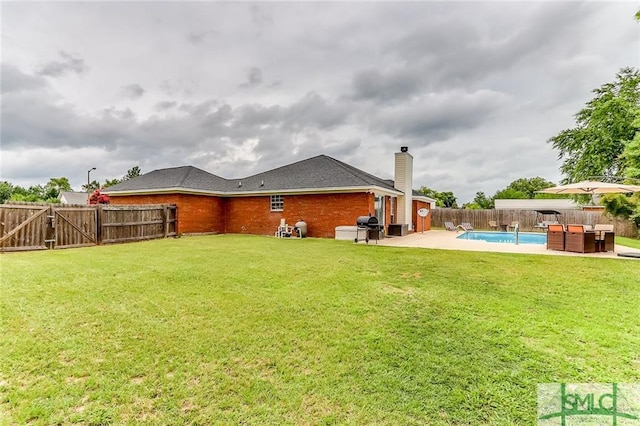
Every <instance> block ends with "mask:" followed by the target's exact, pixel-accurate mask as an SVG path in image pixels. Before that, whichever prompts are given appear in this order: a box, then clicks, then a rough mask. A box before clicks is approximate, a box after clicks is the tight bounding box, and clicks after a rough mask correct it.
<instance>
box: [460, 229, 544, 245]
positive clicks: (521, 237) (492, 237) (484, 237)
mask: <svg viewBox="0 0 640 426" xmlns="http://www.w3.org/2000/svg"><path fill="white" fill-rule="evenodd" d="M458 239H459V240H480V241H487V242H489V243H511V244H515V242H516V240H515V235H514V233H513V232H477V231H473V232H465V233H464V234H461V235H460V236H458ZM518 243H519V244H546V243H547V234H542V233H531V232H520V233H519V234H518Z"/></svg>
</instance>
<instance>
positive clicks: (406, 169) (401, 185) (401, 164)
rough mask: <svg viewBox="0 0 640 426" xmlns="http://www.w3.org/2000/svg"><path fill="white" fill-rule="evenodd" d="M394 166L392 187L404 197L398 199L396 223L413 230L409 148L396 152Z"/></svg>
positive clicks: (411, 170)
mask: <svg viewBox="0 0 640 426" xmlns="http://www.w3.org/2000/svg"><path fill="white" fill-rule="evenodd" d="M395 155H396V166H395V178H394V185H393V186H394V187H395V188H396V189H397V190H399V191H402V192H403V193H404V195H401V196H399V197H398V217H397V219H396V222H397V223H403V224H407V225H409V226H408V228H409V230H413V223H411V217H412V214H411V213H412V202H413V156H412V155H411V154H409V148H408V147H406V146H403V147H401V148H400V152H396V154H395Z"/></svg>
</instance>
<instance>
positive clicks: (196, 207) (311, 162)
mask: <svg viewBox="0 0 640 426" xmlns="http://www.w3.org/2000/svg"><path fill="white" fill-rule="evenodd" d="M395 160H396V161H395V163H396V165H395V168H396V170H395V180H394V181H391V180H384V179H380V178H378V177H376V176H373V175H371V174H369V173H366V172H364V171H362V170H359V169H357V168H355V167H353V166H350V165H348V164H346V163H343V162H341V161H338V160H336V159H334V158H331V157H328V156H326V155H319V156H317V157H312V158H309V159H306V160H302V161H298V162H296V163H292V164H289V165H286V166H283V167H279V168H276V169H273V170H269V171H266V172H263V173H259V174H256V175H253V176H249V177H245V178H241V179H224V178H221V177H219V176H216V175H213V174H211V173H208V172H206V171H204V170H201V169H198V168H196V167H192V166H183V167H175V168H168V169H161V170H154V171H152V172H149V173H147V174H144V175H142V176H139V177H136V178H134V179H130V180H127V181H125V182H122V183H120V184H118V185H115V186H112V187H110V188H107V189H105V190H104V193H106V194H108V195H109V197H110V199H111V203H112V204H176V205H177V206H178V224H177V229H178V232H179V233H181V234H185V233H219V234H223V233H234V234H258V235H273V234H274V232H275V230H276V229H277V227H278V225H279V224H280V220H281V219H285V220H286V221H287V222H288V223H290V224H293V223H295V222H297V221H298V220H304V221H305V222H306V223H307V227H308V233H307V235H308V236H310V237H328V238H332V237H334V235H335V228H336V226H341V225H355V222H356V218H357V217H358V216H363V215H368V214H370V215H372V216H376V217H377V218H378V222H379V223H381V224H383V225H384V226H385V229H388V225H389V224H405V225H407V228H408V229H409V230H414V226H413V224H414V223H415V224H417V225H418V227H417V228H415V230H416V231H421V230H422V228H421V226H422V220H416V212H417V210H418V209H420V208H423V207H424V208H431V206H432V205H433V203H434V200H432V199H430V198H427V197H424V196H420V195H416V194H414V192H413V190H412V184H413V157H412V156H411V154H409V152H408V150H407V148H405V147H403V148H402V150H401V152H398V153H396V154H395ZM406 194H410V195H409V196H407V195H406ZM420 219H421V218H420ZM430 225H431V221H430V216H427V218H426V221H425V230H427V229H430Z"/></svg>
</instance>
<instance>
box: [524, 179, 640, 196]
mask: <svg viewBox="0 0 640 426" xmlns="http://www.w3.org/2000/svg"><path fill="white" fill-rule="evenodd" d="M536 192H541V193H543V194H588V195H593V194H620V193H628V192H640V186H638V185H625V184H622V183H607V182H598V181H593V180H585V181H582V182H577V183H570V184H567V185H560V186H554V187H552V188H547V189H542V190H540V191H536Z"/></svg>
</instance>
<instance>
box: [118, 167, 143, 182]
mask: <svg viewBox="0 0 640 426" xmlns="http://www.w3.org/2000/svg"><path fill="white" fill-rule="evenodd" d="M140 175H142V171H141V170H140V167H138V166H134V167H132V168H130V169H129V170H127V174H126V175H125V176H124V177H123V178H122V180H123V181H125V180H129V179H133V178H135V177H138V176H140Z"/></svg>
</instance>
